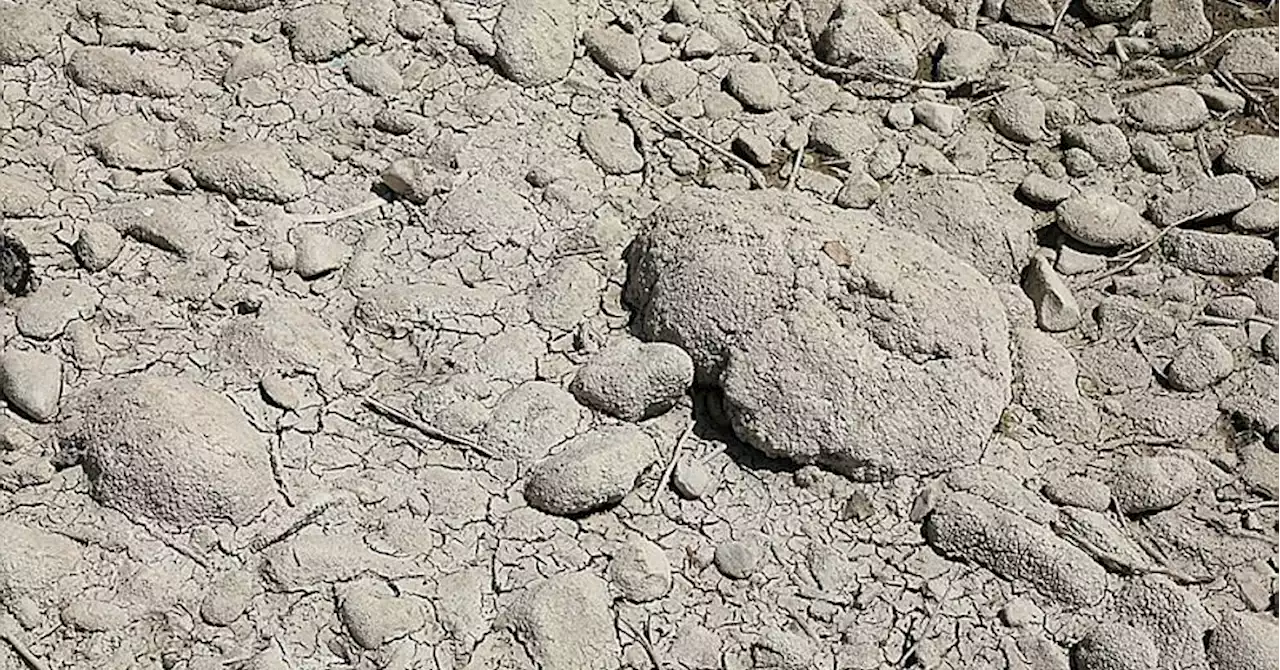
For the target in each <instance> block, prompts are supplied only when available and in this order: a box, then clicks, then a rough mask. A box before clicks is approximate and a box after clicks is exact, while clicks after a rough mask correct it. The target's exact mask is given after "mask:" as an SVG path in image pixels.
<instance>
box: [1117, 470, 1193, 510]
mask: <svg viewBox="0 0 1280 670" xmlns="http://www.w3.org/2000/svg"><path fill="white" fill-rule="evenodd" d="M1198 485H1199V482H1198V478H1197V476H1196V471H1195V469H1194V468H1193V467H1192V466H1191V464H1190V463H1189V462H1188V461H1187V460H1186V459H1184V458H1180V457H1178V456H1129V457H1126V458H1125V459H1123V460H1122V461H1121V462H1120V463H1119V465H1118V466H1116V469H1115V472H1114V473H1113V475H1112V479H1111V496H1112V498H1113V499H1114V500H1115V502H1116V509H1118V510H1120V512H1121V513H1123V514H1130V515H1132V514H1142V513H1144V512H1154V511H1159V510H1163V509H1169V508H1170V507H1173V506H1174V505H1177V504H1178V503H1180V502H1182V501H1183V500H1185V499H1186V497H1187V496H1189V495H1191V493H1192V492H1193V491H1195V489H1196V487H1197V486H1198Z"/></svg>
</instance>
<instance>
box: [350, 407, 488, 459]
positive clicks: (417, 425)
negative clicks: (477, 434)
mask: <svg viewBox="0 0 1280 670" xmlns="http://www.w3.org/2000/svg"><path fill="white" fill-rule="evenodd" d="M364 405H365V407H368V408H369V409H371V410H373V411H374V412H375V413H377V414H380V415H382V416H384V417H386V418H388V419H391V420H392V421H395V422H396V423H398V424H400V425H402V426H406V427H408V428H412V429H414V430H416V431H418V432H419V433H422V434H423V435H426V436H427V437H429V438H431V439H433V440H439V441H441V442H448V443H449V444H453V445H457V446H460V447H466V448H468V449H470V450H472V451H474V452H476V453H477V454H480V455H481V456H487V457H489V458H493V453H492V452H490V451H488V450H486V449H485V448H484V447H481V446H480V445H479V444H478V443H477V442H476V441H475V440H472V439H470V438H466V437H461V436H459V435H454V434H452V433H448V432H445V431H443V430H440V429H439V428H436V427H435V426H433V425H431V424H429V423H427V422H425V421H422V420H421V419H415V418H413V417H412V416H409V415H408V414H407V413H406V412H404V411H402V410H398V409H396V408H394V407H392V406H390V405H388V404H386V403H384V402H381V401H378V400H375V399H373V398H365V399H364Z"/></svg>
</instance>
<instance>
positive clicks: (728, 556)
mask: <svg viewBox="0 0 1280 670" xmlns="http://www.w3.org/2000/svg"><path fill="white" fill-rule="evenodd" d="M715 564H716V569H717V570H719V571H720V574H722V575H724V576H725V577H728V578H729V579H746V578H748V577H750V576H751V575H753V574H755V572H756V568H757V566H758V565H759V564H760V553H759V552H758V551H756V549H755V548H754V547H752V546H751V545H749V544H747V543H745V542H736V541H730V542H725V543H723V544H721V545H719V546H717V547H716V552H715Z"/></svg>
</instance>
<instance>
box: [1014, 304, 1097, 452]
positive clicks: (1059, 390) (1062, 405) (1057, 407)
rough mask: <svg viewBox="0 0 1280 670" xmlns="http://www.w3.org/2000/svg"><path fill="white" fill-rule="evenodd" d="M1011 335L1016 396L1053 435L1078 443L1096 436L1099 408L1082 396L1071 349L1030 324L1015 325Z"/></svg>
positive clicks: (1046, 430)
mask: <svg viewBox="0 0 1280 670" xmlns="http://www.w3.org/2000/svg"><path fill="white" fill-rule="evenodd" d="M1012 339H1013V344H1014V351H1015V354H1016V359H1017V361H1016V365H1015V366H1014V397H1015V399H1017V401H1018V402H1019V403H1020V404H1021V405H1022V406H1023V407H1026V408H1027V409H1029V410H1031V412H1032V414H1034V415H1035V416H1036V418H1037V419H1038V420H1039V421H1040V424H1041V425H1042V426H1043V428H1044V430H1045V432H1047V433H1049V434H1051V435H1053V436H1054V437H1057V438H1059V439H1062V440H1068V441H1071V442H1078V443H1085V442H1088V441H1090V440H1093V439H1094V438H1096V437H1097V436H1098V428H1099V426H1100V425H1101V423H1100V420H1099V417H1098V410H1097V409H1095V408H1094V406H1093V405H1092V404H1091V403H1090V402H1089V401H1088V400H1086V399H1084V398H1083V397H1081V396H1080V389H1079V388H1078V387H1077V381H1076V376H1077V374H1078V369H1077V367H1076V361H1075V359H1074V358H1072V356H1071V352H1070V351H1067V348H1066V347H1064V346H1062V344H1061V343H1059V342H1058V341H1057V340H1055V339H1053V338H1052V337H1050V336H1048V335H1046V334H1044V333H1042V332H1040V331H1038V330H1034V329H1031V328H1018V329H1015V330H1014V332H1013V338H1012Z"/></svg>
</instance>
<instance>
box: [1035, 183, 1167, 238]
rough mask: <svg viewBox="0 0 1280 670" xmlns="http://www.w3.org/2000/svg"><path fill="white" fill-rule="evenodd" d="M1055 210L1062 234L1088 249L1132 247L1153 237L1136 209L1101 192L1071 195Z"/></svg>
mask: <svg viewBox="0 0 1280 670" xmlns="http://www.w3.org/2000/svg"><path fill="white" fill-rule="evenodd" d="M1055 211H1056V213H1057V221H1058V227H1059V228H1061V229H1062V232H1064V233H1066V234H1067V235H1070V236H1071V237H1072V239H1075V240H1076V241H1078V242H1081V243H1083V244H1087V245H1089V246H1092V247H1102V248H1111V247H1127V246H1136V245H1139V244H1142V243H1143V242H1145V241H1147V240H1148V239H1149V238H1150V237H1151V236H1152V235H1153V234H1154V231H1152V230H1151V226H1150V225H1149V224H1147V223H1146V222H1145V221H1144V220H1143V219H1142V215H1140V214H1139V213H1138V211H1137V210H1136V209H1134V208H1133V207H1131V206H1129V205H1128V204H1126V203H1124V202H1121V201H1120V200H1118V199H1116V198H1115V197H1114V196H1110V195H1105V194H1102V193H1094V192H1089V193H1081V194H1079V195H1073V196H1071V197H1070V198H1067V199H1066V200H1064V201H1062V203H1060V204H1059V205H1058V207H1057V209H1056V210H1055Z"/></svg>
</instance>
